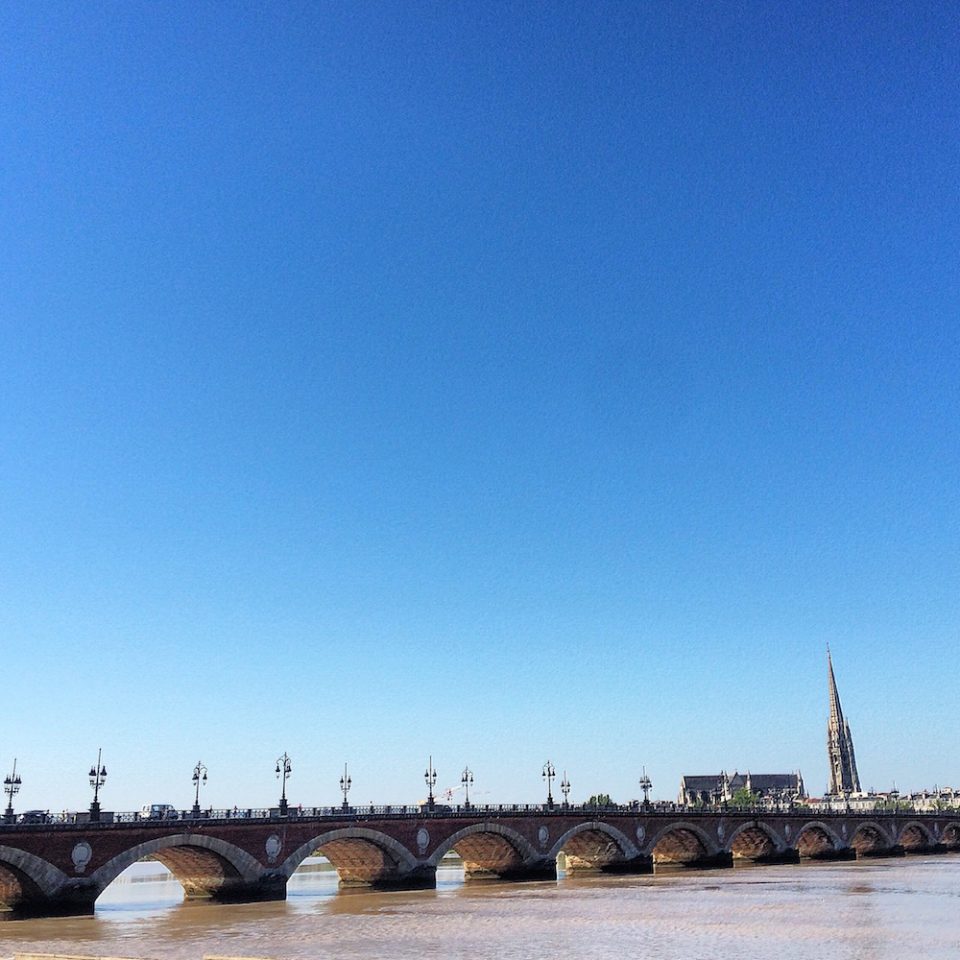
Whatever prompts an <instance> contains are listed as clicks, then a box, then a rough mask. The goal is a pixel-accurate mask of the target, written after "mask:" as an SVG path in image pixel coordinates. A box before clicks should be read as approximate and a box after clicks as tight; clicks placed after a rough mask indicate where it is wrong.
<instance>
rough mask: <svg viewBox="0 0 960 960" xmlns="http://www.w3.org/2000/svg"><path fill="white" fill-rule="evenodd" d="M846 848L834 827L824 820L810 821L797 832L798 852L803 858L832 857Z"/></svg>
mask: <svg viewBox="0 0 960 960" xmlns="http://www.w3.org/2000/svg"><path fill="white" fill-rule="evenodd" d="M844 846H846V844H844V842H843V841H842V840H841V839H840V837H838V836H837V834H836V832H835V831H834V830H833V828H832V827H829V826H827V824H825V823H824V822H823V821H822V820H810V821H808V822H807V823H805V824H804V825H803V826H802V827H801V828H800V829H799V830H798V831H797V851H798V852H799V854H800V856H801V857H804V858H810V859H813V860H816V859H818V858H820V857H825V856H830V854H832V853H833V852H834V851H835V850H841V849H843V847H844Z"/></svg>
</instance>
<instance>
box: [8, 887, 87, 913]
mask: <svg viewBox="0 0 960 960" xmlns="http://www.w3.org/2000/svg"><path fill="white" fill-rule="evenodd" d="M99 895H100V890H99V888H98V887H97V886H96V885H94V884H87V883H71V884H69V885H68V886H65V887H63V888H61V889H60V890H59V891H57V893H55V894H53V895H52V896H47V895H45V894H43V893H40V892H39V891H24V892H23V896H21V897H20V898H19V899H18V900H16V901H15V902H14V903H12V904H11V905H10V908H9V909H8V910H4V911H3V912H0V919H2V920H40V919H46V918H47V917H89V916H92V915H93V906H94V904H95V903H96V900H97V897H98V896H99Z"/></svg>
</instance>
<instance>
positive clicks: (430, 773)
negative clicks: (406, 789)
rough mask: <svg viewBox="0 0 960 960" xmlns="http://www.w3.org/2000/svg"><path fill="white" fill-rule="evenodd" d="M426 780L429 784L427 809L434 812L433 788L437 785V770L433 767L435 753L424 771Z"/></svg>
mask: <svg viewBox="0 0 960 960" xmlns="http://www.w3.org/2000/svg"><path fill="white" fill-rule="evenodd" d="M423 779H424V782H425V783H426V784H427V809H428V810H429V811H431V812H433V807H434V797H433V788H434V787H435V786H436V785H437V771H436V770H434V768H433V755H432V754H431V755H430V759H429V761H428V762H427V769H426V770H425V771H424V773H423Z"/></svg>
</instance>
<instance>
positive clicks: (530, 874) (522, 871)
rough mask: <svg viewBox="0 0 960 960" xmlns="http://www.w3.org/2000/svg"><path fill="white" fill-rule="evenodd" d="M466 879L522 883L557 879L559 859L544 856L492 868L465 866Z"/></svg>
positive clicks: (464, 874) (464, 875) (469, 880)
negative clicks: (497, 868) (496, 868)
mask: <svg viewBox="0 0 960 960" xmlns="http://www.w3.org/2000/svg"><path fill="white" fill-rule="evenodd" d="M463 877H464V880H466V881H468V882H470V883H473V882H475V881H478V880H479V881H484V880H504V881H508V882H511V883H514V882H516V883H521V882H524V881H529V880H556V879H557V861H556V860H554V859H552V858H550V857H543V858H542V859H539V860H533V861H530V862H527V863H521V864H517V865H514V866H509V867H503V868H501V869H499V870H491V869H489V868H486V867H481V866H476V865H474V866H470V867H467V866H466V865H465V866H464V872H463Z"/></svg>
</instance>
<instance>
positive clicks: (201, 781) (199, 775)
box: [192, 760, 207, 819]
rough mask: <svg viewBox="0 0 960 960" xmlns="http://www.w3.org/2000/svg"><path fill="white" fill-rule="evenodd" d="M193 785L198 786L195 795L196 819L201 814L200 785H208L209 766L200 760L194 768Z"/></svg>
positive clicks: (194, 814) (194, 815)
mask: <svg viewBox="0 0 960 960" xmlns="http://www.w3.org/2000/svg"><path fill="white" fill-rule="evenodd" d="M193 785H194V787H196V791H195V792H194V795H193V811H192V814H193V817H194V819H196V818H197V817H199V816H200V787H201V786H204V787H205V786H206V785H207V768H206V767H205V766H204V765H203V763H202V761H200V760H198V761H197V765H196V766H195V767H194V768H193Z"/></svg>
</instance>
